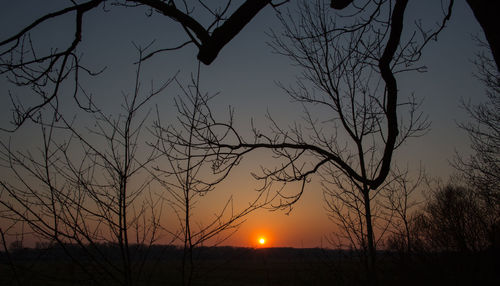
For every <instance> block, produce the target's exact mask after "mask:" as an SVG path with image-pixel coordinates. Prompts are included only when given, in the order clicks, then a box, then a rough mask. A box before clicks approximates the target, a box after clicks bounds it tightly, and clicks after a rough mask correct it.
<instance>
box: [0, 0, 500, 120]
mask: <svg viewBox="0 0 500 286" xmlns="http://www.w3.org/2000/svg"><path fill="white" fill-rule="evenodd" d="M288 2H291V1H289V0H284V1H277V2H273V1H271V0H247V1H244V2H243V3H242V4H241V5H240V6H238V7H237V8H235V7H234V4H233V2H232V1H231V0H228V1H227V2H226V3H224V4H223V5H221V4H219V3H218V4H213V3H210V1H198V2H197V3H191V2H189V1H186V0H183V1H163V0H89V1H84V2H72V4H71V5H69V6H66V7H64V8H61V9H59V10H56V11H53V12H50V13H47V14H45V15H43V16H41V17H39V18H37V19H36V20H34V21H33V22H32V23H29V24H26V25H24V26H23V28H21V29H19V30H18V31H16V32H14V34H13V35H12V36H9V37H7V38H6V39H3V40H0V73H2V74H7V75H8V76H9V79H10V80H11V81H12V82H13V83H14V84H15V85H17V86H23V87H26V88H28V89H31V90H32V92H33V93H34V94H35V95H37V96H39V102H38V103H36V104H33V105H27V103H26V102H19V101H17V100H15V98H13V99H12V105H13V107H14V113H13V120H12V123H13V124H14V126H15V129H17V128H18V127H19V126H20V125H21V124H22V123H23V122H25V121H26V120H28V119H35V118H33V116H35V114H36V112H37V110H39V109H40V108H41V107H43V106H45V105H47V104H48V103H49V102H51V101H53V100H57V97H58V94H59V93H60V89H61V84H62V82H63V81H69V80H72V81H73V94H74V97H75V100H77V102H78V103H79V104H80V105H81V107H82V108H84V109H85V108H88V106H90V105H89V104H86V103H83V102H79V101H78V94H79V93H80V92H81V89H82V87H81V85H79V82H80V78H81V77H82V76H83V75H85V74H87V75H90V76H96V75H98V74H100V72H102V70H101V71H93V70H90V69H89V68H87V67H85V66H83V65H82V64H81V63H80V58H81V55H80V53H79V52H78V46H79V44H80V43H81V42H82V41H84V34H85V27H84V22H83V19H84V18H85V17H86V16H87V15H88V14H89V13H90V12H92V11H94V10H96V9H103V10H104V11H107V12H110V11H112V10H113V9H114V7H116V6H119V7H126V8H128V9H136V10H140V9H144V10H146V15H149V16H150V15H152V14H159V15H164V16H165V17H168V18H170V19H173V20H174V21H176V22H178V23H179V24H180V26H181V27H180V28H181V29H182V30H183V31H184V32H185V33H186V35H187V36H188V38H189V40H188V41H185V42H183V43H180V44H178V45H177V46H173V47H162V48H159V49H157V50H155V51H153V52H151V53H149V54H147V55H144V59H147V58H150V57H152V56H153V55H155V54H157V53H161V52H167V51H171V50H176V49H180V48H182V47H184V46H186V45H188V44H194V45H195V46H196V47H197V48H198V59H199V60H200V61H201V62H203V63H204V64H207V65H208V64H210V63H212V62H213V61H214V59H215V58H216V57H217V55H218V54H219V52H220V51H221V50H222V49H223V47H224V46H225V45H227V44H228V43H229V42H230V41H231V40H232V39H233V38H234V37H236V36H237V35H238V33H239V32H240V31H241V30H242V29H243V28H244V27H245V26H246V25H247V24H248V23H249V22H250V21H251V20H252V19H253V18H254V17H255V16H256V15H257V14H258V13H259V12H260V11H261V10H262V9H264V8H265V7H266V6H271V7H274V8H276V7H278V6H281V5H284V4H287V3H288ZM359 2H360V3H357V2H356V3H353V0H332V1H331V7H332V8H334V9H338V10H342V9H346V8H349V7H354V10H355V11H358V12H356V13H360V12H362V11H365V12H366V11H367V9H369V7H370V6H372V5H377V3H378V4H380V6H381V7H382V6H383V7H389V6H391V5H392V3H393V2H392V1H386V0H384V1H373V0H365V1H359ZM399 2H400V1H399V0H398V1H395V3H399ZM403 2H405V1H403ZM453 3H454V0H450V1H449V5H444V4H443V6H447V12H446V14H447V16H446V19H444V21H443V23H442V25H441V28H440V29H439V31H440V30H441V29H443V28H444V24H445V22H446V21H447V20H449V17H450V16H451V11H452V7H453ZM467 3H468V4H469V6H470V7H471V9H472V10H473V11H474V15H475V16H476V19H477V20H478V22H479V23H480V24H481V27H482V28H483V31H484V32H485V35H486V38H487V40H488V44H489V45H490V47H491V49H492V52H493V55H494V59H495V61H496V66H497V69H498V68H499V66H500V65H499V64H498V63H499V54H500V52H499V50H500V43H499V39H498V38H499V36H498V33H497V27H498V26H500V25H499V23H498V19H497V17H496V11H497V10H498V8H499V5H500V4H498V3H497V1H488V0H468V1H467ZM398 5H399V4H398ZM144 10H142V11H144ZM194 11H202V12H203V13H202V14H204V15H201V16H199V15H198V14H196V13H194ZM356 13H354V14H353V15H351V16H353V17H355V14H356ZM66 16H71V17H74V22H73V24H72V25H73V30H74V34H73V36H72V41H71V43H70V44H68V45H63V46H54V47H51V49H50V51H49V52H43V51H40V50H39V46H38V45H37V44H38V43H37V42H36V41H33V40H32V38H31V36H30V33H32V32H34V31H35V30H36V28H38V27H39V26H41V25H43V24H44V23H46V22H48V21H50V20H52V19H59V18H63V17H66ZM372 16H374V15H372ZM372 16H369V17H372ZM197 17H199V18H197ZM401 17H404V15H402V16H401ZM206 19H211V20H210V21H208V24H206V25H203V24H202V23H203V22H205V21H206ZM439 31H437V32H436V33H433V34H432V35H430V36H429V37H428V40H430V39H434V38H435V37H434V36H436V35H437V33H438V32H439ZM346 32H348V30H346ZM95 44H96V45H97V43H95Z"/></svg>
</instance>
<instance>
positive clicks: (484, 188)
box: [453, 40, 500, 245]
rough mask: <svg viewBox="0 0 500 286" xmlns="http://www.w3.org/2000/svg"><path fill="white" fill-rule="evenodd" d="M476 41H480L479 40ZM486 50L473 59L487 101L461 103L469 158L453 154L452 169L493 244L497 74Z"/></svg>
mask: <svg viewBox="0 0 500 286" xmlns="http://www.w3.org/2000/svg"><path fill="white" fill-rule="evenodd" d="M478 41H479V40H478ZM479 43H480V44H481V45H482V46H483V48H485V50H484V51H483V52H482V53H479V54H478V56H477V57H476V61H475V63H476V66H477V74H476V76H477V78H478V79H479V80H480V81H482V83H483V84H484V86H485V89H486V93H487V96H488V100H487V102H485V103H480V104H477V105H474V104H471V103H470V102H464V103H463V104H462V106H463V108H464V109H465V111H466V112H467V114H468V115H469V116H470V118H471V121H470V122H467V123H461V124H460V125H459V126H460V128H462V129H463V130H465V131H466V132H467V134H468V135H469V139H470V141H471V145H470V147H471V149H472V154H471V155H470V156H468V157H465V156H463V155H461V154H459V153H457V154H456V156H455V160H454V161H453V166H454V167H455V169H456V170H457V171H458V172H459V174H460V177H461V178H462V179H463V180H464V181H465V183H466V184H467V185H468V186H469V187H470V188H471V189H472V190H474V191H476V192H477V195H478V196H479V198H481V200H482V201H483V207H484V208H486V209H488V211H489V213H490V214H491V216H492V219H493V220H496V222H494V223H492V224H491V227H492V230H491V239H492V244H493V245H497V244H498V241H499V237H498V235H499V225H500V221H498V217H499V216H500V187H499V185H500V73H499V72H498V70H497V69H495V63H494V61H493V59H492V55H491V50H490V49H489V48H488V46H487V45H486V44H484V43H482V42H481V41H479Z"/></svg>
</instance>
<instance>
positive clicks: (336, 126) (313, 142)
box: [206, 1, 446, 269]
mask: <svg viewBox="0 0 500 286" xmlns="http://www.w3.org/2000/svg"><path fill="white" fill-rule="evenodd" d="M392 4H393V5H392ZM406 4H407V1H396V2H386V1H381V2H377V3H371V5H368V6H364V7H362V8H359V9H358V10H357V14H356V15H357V17H356V19H355V20H352V22H347V23H344V24H343V25H340V24H338V22H337V21H336V20H335V19H334V16H333V15H331V14H330V10H329V9H327V7H326V5H325V3H323V2H322V1H318V2H316V3H315V4H309V3H307V2H301V4H300V5H299V9H298V12H297V15H292V14H288V16H287V17H285V16H283V17H282V18H281V19H282V22H283V24H284V32H283V33H282V34H280V35H276V34H273V37H274V40H275V41H274V43H273V44H272V46H273V48H274V49H275V50H276V51H277V52H278V53H280V54H282V55H285V56H287V57H289V58H290V59H291V60H292V62H293V63H294V65H296V66H298V67H300V68H301V69H302V75H301V77H299V78H298V79H297V87H295V88H293V87H291V88H288V87H284V86H283V88H284V90H285V91H286V92H287V93H288V95H290V97H291V98H292V100H294V101H296V102H298V103H299V104H302V106H303V107H304V122H305V124H304V125H301V124H298V123H296V124H294V125H293V126H291V127H290V128H289V129H287V128H283V127H280V126H279V124H278V123H277V122H276V121H274V120H273V119H272V117H271V116H269V119H270V123H271V128H272V133H271V134H270V135H266V134H265V133H264V132H261V131H259V130H258V129H257V128H255V127H254V128H253V131H254V138H253V139H252V140H245V139H244V138H243V137H242V136H240V135H239V134H238V133H237V132H236V131H235V130H234V128H233V127H232V125H231V124H230V123H229V124H228V123H226V124H222V123H221V124H213V125H212V126H210V127H211V128H213V129H215V128H226V130H227V134H229V135H226V136H225V137H224V138H212V137H211V138H208V139H206V141H207V144H209V145H210V146H216V147H214V148H223V149H224V150H227V151H225V152H226V154H227V155H226V156H225V157H223V158H221V162H224V160H228V158H241V157H242V156H244V155H245V154H247V153H248V152H251V151H252V150H255V149H262V148H266V149H271V150H272V152H273V153H274V155H275V156H276V157H278V158H281V159H283V163H282V164H281V165H280V166H278V167H276V168H274V169H270V168H263V169H262V173H261V174H260V175H255V176H256V178H257V179H260V180H263V181H264V185H265V186H268V187H269V186H271V185H272V182H281V183H283V184H287V183H291V182H301V184H302V188H301V189H300V191H299V192H298V193H296V194H289V193H287V192H286V191H282V190H281V189H280V190H278V192H277V193H278V196H279V197H280V198H281V201H280V203H279V204H278V205H276V207H278V208H279V207H290V206H291V205H292V204H293V203H295V202H297V201H298V200H299V198H300V196H301V194H302V192H303V191H304V186H305V184H306V183H307V182H308V180H309V179H310V177H311V176H312V175H313V174H320V175H321V176H322V178H323V179H325V180H324V182H325V185H328V184H329V183H332V184H333V185H335V187H336V188H337V189H333V188H330V187H327V188H328V189H329V190H332V192H336V191H339V192H342V194H341V196H344V195H346V196H350V195H353V197H352V198H349V199H346V200H345V202H347V201H351V200H352V201H354V202H356V205H353V208H354V209H356V210H357V211H358V214H361V216H360V217H357V218H353V219H354V220H361V221H362V222H361V224H360V225H362V226H363V229H362V232H361V233H359V234H360V235H361V237H363V238H362V239H361V240H364V241H365V245H366V248H367V250H368V253H369V257H370V260H369V268H370V269H373V266H374V264H375V256H376V249H375V244H376V243H375V240H374V226H373V223H372V222H373V214H372V205H371V202H372V200H373V199H374V198H375V197H376V196H377V194H378V193H379V191H380V187H381V186H383V184H384V182H385V179H386V178H387V176H388V174H389V172H390V168H391V160H392V155H393V152H394V150H395V149H396V148H397V147H398V146H400V144H401V143H402V142H404V141H405V140H406V139H407V138H409V137H413V136H419V135H421V134H422V133H423V132H425V130H426V128H427V126H428V124H427V122H426V118H425V117H423V116H422V115H421V114H420V113H419V112H418V110H417V108H418V106H419V104H418V102H416V100H415V99H414V98H413V97H412V96H409V100H408V101H406V102H401V101H400V100H398V94H399V92H398V87H397V80H396V77H395V75H396V74H397V73H400V72H404V71H409V70H419V68H418V67H414V65H413V64H414V63H415V62H416V61H417V60H418V59H419V57H420V55H421V50H422V48H423V47H424V46H425V44H426V43H427V42H428V38H426V37H425V35H424V38H423V39H422V41H421V42H420V44H419V43H418V41H417V38H416V37H417V36H416V34H413V36H411V37H409V38H402V31H403V15H404V12H405V9H406ZM386 5H387V6H386ZM445 17H446V15H445ZM438 30H439V29H438ZM313 107H314V108H315V110H314V112H313V111H312V108H313ZM310 108H311V109H310ZM398 110H405V111H406V116H405V117H401V116H400V117H398V114H399V113H398ZM323 113H324V114H326V115H325V118H323V119H319V115H320V114H323ZM346 190H349V191H348V192H344V191H346ZM339 195H340V194H339ZM334 199H335V198H333V197H332V200H334Z"/></svg>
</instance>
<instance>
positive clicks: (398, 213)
mask: <svg viewBox="0 0 500 286" xmlns="http://www.w3.org/2000/svg"><path fill="white" fill-rule="evenodd" d="M393 170H394V171H392V172H391V176H390V179H389V181H388V183H387V184H386V185H385V186H384V190H383V191H382V194H381V196H382V197H383V202H382V204H383V209H384V210H385V211H386V213H385V214H384V217H385V219H387V220H388V221H389V223H390V228H389V230H390V233H391V235H390V236H389V237H388V238H387V240H388V244H389V245H388V246H389V248H392V249H395V250H398V251H401V252H403V253H411V252H412V251H413V241H414V240H415V238H414V237H413V227H412V220H413V217H414V215H415V212H416V211H417V209H416V206H417V205H419V203H421V202H419V201H416V200H415V196H416V195H418V192H419V189H418V188H419V187H420V186H421V184H422V182H424V179H425V173H424V171H423V170H422V168H420V169H419V172H418V175H417V176H416V178H411V176H410V173H409V171H408V168H407V169H406V170H400V169H399V168H397V167H396V168H394V169H393Z"/></svg>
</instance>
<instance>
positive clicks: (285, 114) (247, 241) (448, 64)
mask: <svg viewBox="0 0 500 286" xmlns="http://www.w3.org/2000/svg"><path fill="white" fill-rule="evenodd" d="M5 2H6V3H2V12H0V15H1V16H0V27H2V29H1V30H0V39H4V38H6V37H7V36H9V35H12V33H13V32H14V31H16V30H17V29H19V28H20V27H23V26H25V25H26V24H28V23H30V22H31V21H33V19H35V18H36V17H38V16H40V15H43V14H44V13H45V12H47V11H52V10H54V9H57V8H58V7H61V5H62V4H61V3H66V2H67V1H25V0H23V1H5ZM292 2H294V1H292ZM436 2H439V1H435V0H426V1H410V4H409V5H410V6H409V8H408V15H407V24H408V25H409V26H411V25H414V21H416V20H418V19H419V18H422V21H423V22H424V23H426V24H428V25H434V24H435V23H436V22H437V21H438V20H439V15H440V14H439V12H440V6H439V3H436ZM431 6H432V8H429V7H431ZM27 7H29V8H27ZM289 7H290V8H292V9H293V8H294V7H295V4H294V3H292V4H289ZM110 9H111V11H110V12H103V11H102V10H98V11H96V12H93V13H91V14H90V15H89V17H87V18H86V19H85V21H84V28H83V29H84V34H83V41H82V43H81V44H80V46H79V49H78V51H79V52H81V53H82V56H83V62H84V64H86V65H87V66H89V67H90V68H93V69H95V70H99V69H101V68H103V67H106V69H105V70H104V72H103V74H101V75H100V76H98V77H96V78H84V79H82V83H83V84H84V86H85V88H86V89H87V91H88V92H91V93H92V94H94V97H95V98H96V100H97V102H98V104H99V105H100V106H102V107H103V109H105V110H106V112H109V113H113V112H116V111H117V110H118V106H117V103H116V102H117V100H118V99H119V98H120V94H121V93H122V92H130V90H132V89H133V78H134V73H135V68H136V66H135V65H134V62H135V61H136V59H137V53H136V52H135V49H134V46H133V45H132V42H134V43H136V44H137V45H140V46H143V47H144V46H146V45H148V44H149V43H150V42H151V41H153V40H155V42H154V45H153V47H163V46H169V47H171V46H176V45H178V44H179V43H182V42H183V41H184V40H185V39H186V36H185V34H184V33H183V32H182V30H181V27H180V26H179V25H178V24H177V23H175V22H173V21H171V20H170V19H168V18H165V17H163V16H161V15H157V14H154V15H153V16H152V17H146V16H145V13H144V11H139V10H136V9H125V8H120V7H110ZM72 23H73V22H72V19H71V18H68V17H66V18H62V19H59V20H57V21H52V22H50V23H48V24H47V25H45V26H43V27H41V29H39V30H37V31H35V33H34V34H33V40H34V41H35V42H37V43H39V44H40V46H41V49H42V50H43V49H44V48H45V49H47V48H48V47H50V46H51V45H53V44H54V43H65V41H66V42H67V41H68V39H70V37H71V35H72ZM270 29H274V30H276V31H279V29H280V23H279V21H278V20H277V17H276V15H275V11H274V10H273V9H272V8H271V7H266V8H265V9H264V10H263V11H261V13H259V14H258V15H257V16H256V17H255V18H254V19H253V20H252V22H251V23H249V24H248V26H247V27H245V28H244V29H243V30H242V31H241V32H240V34H238V35H237V36H236V37H235V38H234V39H233V40H232V41H231V42H230V43H229V44H228V45H227V46H226V47H224V48H223V49H222V51H221V52H220V54H219V56H218V57H217V59H216V60H215V61H214V62H213V64H211V65H210V66H202V67H201V80H200V83H201V89H202V90H205V91H207V92H210V93H215V92H220V95H219V96H217V97H216V98H215V99H214V111H215V113H216V114H224V113H225V112H226V111H227V108H228V106H231V107H233V108H234V109H235V111H236V113H235V114H236V123H237V126H239V127H241V128H242V129H245V128H246V129H248V128H249V127H250V120H251V119H253V120H254V122H255V124H256V125H257V126H266V124H267V123H266V121H265V119H264V116H265V114H266V112H267V111H269V112H270V113H271V114H273V116H274V117H275V118H277V120H278V121H281V122H291V121H293V120H296V119H298V117H297V116H296V115H297V114H298V112H300V108H299V107H297V106H296V105H293V104H292V103H291V102H290V100H289V98H288V97H287V95H286V94H285V93H284V92H283V91H282V90H281V89H280V88H279V87H278V86H277V84H276V83H277V82H282V83H284V84H285V85H288V84H293V82H294V76H295V75H296V72H297V70H296V69H295V68H294V67H292V66H291V65H290V62H289V61H288V60H287V59H286V58H284V57H282V56H279V55H276V54H275V53H273V52H272V50H271V49H270V48H269V46H268V44H267V42H269V41H270V40H271V39H270V38H269V37H268V36H267V34H266V32H269V31H270ZM474 36H480V37H482V34H481V30H480V27H479V26H478V24H477V22H476V21H475V19H474V17H473V15H472V13H471V11H470V10H469V9H468V7H467V5H466V3H465V1H463V0H462V1H456V4H455V8H454V10H453V15H452V18H451V21H450V22H449V24H448V25H447V27H446V28H445V29H444V31H443V32H442V33H441V34H440V35H439V38H438V41H437V42H431V43H430V44H429V46H428V47H427V48H426V50H425V51H424V53H423V59H422V61H421V64H422V65H425V66H426V67H427V72H425V73H411V74H409V75H406V76H404V77H401V78H399V80H400V82H399V84H400V93H401V94H410V93H414V94H415V95H416V97H417V98H418V99H423V107H422V110H423V111H424V113H425V114H426V115H428V117H429V120H430V121H431V122H432V125H431V129H430V131H429V133H428V134H426V135H425V136H423V137H420V138H415V139H411V140H409V141H408V142H407V143H405V145H404V146H403V147H402V148H401V149H400V150H398V152H397V154H396V157H395V162H396V163H398V164H400V165H408V166H410V169H411V170H412V171H416V169H417V168H418V167H417V166H419V165H422V166H424V168H425V169H426V172H427V173H428V174H431V175H432V176H436V177H440V178H442V179H444V180H445V181H446V180H447V178H448V176H449V175H450V174H452V172H453V169H452V168H451V167H450V164H449V162H450V160H452V158H453V154H454V153H455V151H457V152H460V153H463V154H467V153H468V152H469V149H468V144H469V142H468V139H467V135H466V134H465V132H464V131H463V130H461V129H459V128H458V127H457V123H459V122H465V121H467V120H468V117H467V115H466V114H465V113H464V110H463V109H462V108H461V107H460V102H461V100H466V101H467V100H471V101H472V102H474V103H478V102H482V101H484V100H485V95H484V91H483V87H482V86H481V84H480V83H479V82H478V81H477V80H476V79H475V78H474V77H473V71H474V66H473V64H472V59H473V57H474V55H475V53H477V52H478V51H479V49H478V47H477V44H476V43H475V41H474V40H473V37H474ZM196 53H197V51H196V49H195V48H194V47H193V46H187V47H185V48H183V49H181V50H179V51H173V52H169V53H164V54H161V55H158V56H155V57H153V58H152V59H151V60H149V61H148V62H146V63H145V64H144V66H143V73H142V80H143V81H144V85H145V86H148V85H149V84H150V83H151V82H152V83H154V84H155V85H156V86H158V84H159V83H160V82H162V81H164V80H167V79H168V78H170V77H172V76H173V75H174V74H176V73H177V72H178V73H179V79H180V80H181V81H184V82H187V81H188V80H189V77H190V75H191V74H193V73H195V72H196V68H197V66H198V62H197V61H196ZM65 88H68V87H65ZM9 91H13V92H15V93H16V94H17V95H20V96H21V97H22V98H27V97H28V95H25V93H24V91H22V90H19V89H16V88H15V87H13V86H12V85H9V84H8V83H7V82H6V80H5V78H4V77H2V78H1V79H0V94H1V97H0V108H1V110H0V113H1V115H0V120H1V124H2V127H6V126H8V123H7V122H8V121H9V119H10V112H9V110H10V108H11V106H10V103H9V100H8V92H9ZM178 94H179V90H178V89H176V88H175V87H169V88H167V89H166V90H165V92H163V93H162V94H160V95H159V96H158V97H156V98H155V99H154V104H157V105H158V106H159V108H160V110H161V111H162V116H164V117H165V120H167V121H168V120H174V118H175V113H174V108H173V100H172V99H173V97H174V96H175V95H178ZM68 99H70V96H68V95H66V96H65V100H66V101H68V102H70V101H69V100H68ZM26 100H29V98H28V99H26ZM66 101H65V102H66ZM64 104H66V103H64ZM65 106H66V105H65ZM70 106H71V104H70V103H68V107H67V109H66V110H65V112H66V111H67V112H68V114H71V113H73V112H76V111H75V110H74V106H73V107H70ZM37 134H38V133H36V132H33V128H32V126H30V125H29V124H27V125H26V126H23V127H22V128H21V129H20V130H18V131H17V132H16V133H14V134H10V133H1V134H0V136H1V138H2V140H7V139H8V138H11V140H14V141H15V142H20V145H19V147H20V148H23V146H26V147H24V148H25V149H26V150H30V148H35V146H33V145H30V144H31V143H32V142H34V141H36V140H34V138H36V137H35V136H39V135H37ZM23 144H24V145H23ZM268 156H269V154H266V153H265V152H263V153H262V154H256V155H255V156H252V157H251V158H249V159H248V160H247V159H246V160H243V162H242V163H241V164H240V165H239V166H238V168H237V169H236V170H235V171H234V172H233V173H232V174H231V176H230V178H229V179H228V180H227V181H225V182H223V183H222V184H221V185H220V186H219V187H218V188H219V189H218V190H217V193H214V194H210V195H208V196H207V197H206V198H202V200H200V204H199V205H198V207H197V209H196V210H197V211H199V212H198V213H197V216H196V217H195V219H197V220H199V221H203V220H204V217H207V216H211V215H212V213H214V212H215V211H214V210H213V209H217V208H218V207H220V205H221V202H222V201H224V200H225V199H227V198H229V197H230V196H233V198H234V199H235V205H238V206H244V205H245V204H247V203H248V201H250V200H251V198H252V197H253V196H254V195H255V191H254V190H255V188H256V182H255V181H254V180H253V179H252V177H251V175H250V174H249V171H258V168H259V166H260V165H262V164H265V162H268ZM4 172H5V171H4ZM5 173H6V172H5ZM5 173H4V175H2V177H4V176H5ZM0 175H1V174H0ZM292 187H293V186H292ZM324 207H325V205H324V202H323V195H322V191H321V187H320V185H319V181H318V180H317V178H316V179H313V180H312V182H311V183H310V184H308V185H307V187H306V191H305V193H304V195H303V196H302V198H301V199H300V201H299V202H298V203H296V204H295V205H294V207H293V211H292V212H291V213H289V214H287V213H286V212H283V211H268V210H258V211H256V212H254V213H252V214H250V215H249V216H247V218H246V221H245V222H244V223H243V224H242V226H241V227H240V229H239V230H238V232H236V233H235V234H234V235H233V236H231V237H230V238H229V239H227V240H226V241H224V243H223V244H227V245H234V246H256V245H257V238H258V237H260V236H265V237H267V243H268V245H269V246H276V247H278V246H280V247H281V246H292V247H318V246H323V247H325V246H327V245H326V241H325V237H326V236H328V235H329V234H330V233H331V232H332V231H334V230H335V227H334V225H333V224H332V223H331V222H330V221H329V220H328V217H327V214H326V212H325V208H324Z"/></svg>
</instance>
